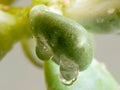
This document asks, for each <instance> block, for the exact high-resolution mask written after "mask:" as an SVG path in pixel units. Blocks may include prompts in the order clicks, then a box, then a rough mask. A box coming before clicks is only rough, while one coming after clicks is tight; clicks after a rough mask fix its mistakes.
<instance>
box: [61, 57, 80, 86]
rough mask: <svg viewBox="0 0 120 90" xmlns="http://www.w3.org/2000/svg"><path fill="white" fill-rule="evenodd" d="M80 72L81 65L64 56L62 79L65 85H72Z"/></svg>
mask: <svg viewBox="0 0 120 90" xmlns="http://www.w3.org/2000/svg"><path fill="white" fill-rule="evenodd" d="M78 72H79V66H78V65H77V64H76V63H74V62H73V61H72V60H69V59H68V58H66V57H65V56H62V58H61V60H60V81H61V82H62V83H63V84H65V85H72V84H73V83H74V82H75V81H76V79H77V76H78Z"/></svg>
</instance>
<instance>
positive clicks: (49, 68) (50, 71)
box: [44, 60, 120, 90]
mask: <svg viewBox="0 0 120 90" xmlns="http://www.w3.org/2000/svg"><path fill="white" fill-rule="evenodd" d="M44 69H45V77H46V83H47V90H120V87H119V85H118V84H117V82H116V81H115V80H114V78H113V77H112V76H111V74H110V73H109V72H108V71H107V70H106V68H105V66H104V65H103V64H101V63H98V62H97V61H95V60H93V62H92V64H91V66H90V67H89V68H88V69H87V70H85V71H83V72H79V76H78V79H77V81H76V82H75V83H74V84H73V85H71V86H66V85H64V84H62V83H61V82H60V80H59V74H60V72H59V67H58V65H56V64H55V63H54V62H52V61H50V60H49V61H47V62H45V64H44Z"/></svg>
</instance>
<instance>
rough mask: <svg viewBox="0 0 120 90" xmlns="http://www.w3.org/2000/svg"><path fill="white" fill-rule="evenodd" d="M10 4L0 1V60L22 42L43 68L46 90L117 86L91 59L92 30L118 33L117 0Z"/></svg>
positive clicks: (113, 88)
mask: <svg viewBox="0 0 120 90" xmlns="http://www.w3.org/2000/svg"><path fill="white" fill-rule="evenodd" d="M6 2H7V3H6ZM9 2H10V3H8V1H7V0H2V1H0V3H1V4H0V59H2V58H3V57H4V56H5V55H6V54H7V52H8V51H9V50H10V49H11V48H12V46H13V45H14V44H15V43H16V42H21V45H22V47H23V49H24V52H25V54H26V56H27V57H28V58H29V59H30V60H31V61H32V62H33V64H35V65H37V66H38V67H41V68H43V69H44V71H45V77H46V83H47V89H48V90H119V89H120V88H119V85H118V84H117V82H116V81H115V80H114V78H113V77H112V76H111V75H110V73H109V72H108V71H107V70H106V68H104V66H103V65H102V64H100V63H99V62H97V61H96V60H95V59H94V55H93V48H94V46H93V40H92V35H93V34H96V33H97V34H100V33H104V34H109V33H114V34H117V33H119V31H120V30H119V28H120V6H119V4H120V1H119V0H114V1H109V0H105V1H100V0H83V1H81V0H33V1H32V5H30V6H27V7H12V6H11V3H12V2H13V0H9ZM38 4H39V5H38ZM103 5H107V7H106V6H105V7H103ZM86 7H88V8H86ZM89 8H90V9H91V11H90V9H89ZM32 37H33V38H32ZM55 63H56V64H55ZM79 72H80V73H79ZM88 84H89V86H87V85H88Z"/></svg>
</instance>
